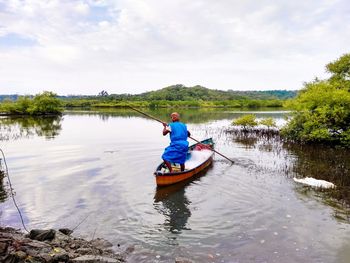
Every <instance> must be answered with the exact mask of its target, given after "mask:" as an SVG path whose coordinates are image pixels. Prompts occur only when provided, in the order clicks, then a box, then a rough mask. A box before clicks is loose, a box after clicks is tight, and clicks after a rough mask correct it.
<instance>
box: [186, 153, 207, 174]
mask: <svg viewBox="0 0 350 263" xmlns="http://www.w3.org/2000/svg"><path fill="white" fill-rule="evenodd" d="M212 153H213V152H212V151H210V150H201V151H192V152H191V157H190V159H188V160H187V161H186V162H185V169H186V170H190V169H193V168H195V167H197V166H198V165H200V164H201V163H203V162H204V161H205V160H207V159H208V158H209V156H210V155H211V154H212Z"/></svg>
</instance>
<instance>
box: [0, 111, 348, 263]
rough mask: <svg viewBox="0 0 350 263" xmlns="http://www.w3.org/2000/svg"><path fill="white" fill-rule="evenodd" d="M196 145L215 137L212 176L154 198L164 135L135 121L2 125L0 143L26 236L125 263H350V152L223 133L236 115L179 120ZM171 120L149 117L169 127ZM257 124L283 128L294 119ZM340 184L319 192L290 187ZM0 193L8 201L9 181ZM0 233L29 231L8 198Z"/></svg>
mask: <svg viewBox="0 0 350 263" xmlns="http://www.w3.org/2000/svg"><path fill="white" fill-rule="evenodd" d="M179 111H180V113H182V115H183V116H182V120H183V121H184V122H186V123H187V125H188V128H189V130H190V131H191V133H192V136H193V137H194V138H196V139H199V140H200V139H204V138H207V137H212V138H213V139H214V141H215V143H216V145H215V147H216V150H217V151H219V152H221V153H222V154H224V155H226V156H228V157H229V158H231V159H233V160H234V161H235V164H233V165H231V164H230V163H229V162H228V161H226V160H225V159H223V158H222V157H220V156H219V155H216V156H215V160H214V163H213V165H212V166H211V167H210V168H209V170H208V171H207V172H206V173H205V174H203V175H202V176H201V177H199V178H195V179H194V180H192V181H189V182H186V183H185V184H178V185H174V186H170V187H166V188H157V187H156V184H155V178H154V176H153V172H154V170H155V168H156V166H157V165H158V164H159V163H160V162H161V159H160V156H161V154H162V152H163V149H164V148H165V147H166V146H167V145H168V143H169V138H168V137H163V136H162V134H161V132H162V125H160V124H159V123H157V122H155V121H153V120H150V119H147V118H144V117H143V116H140V115H139V114H137V113H135V112H131V111H128V110H109V111H105V112H91V111H86V112H84V111H79V112H77V111H72V112H66V113H65V114H64V115H63V116H62V118H39V119H35V118H34V119H33V118H25V119H22V118H17V119H8V118H2V119H0V124H1V126H0V132H1V136H0V143H1V148H2V149H3V151H4V152H5V154H6V161H7V165H8V167H9V173H10V177H11V180H12V184H13V187H14V189H15V192H16V199H17V202H18V204H19V206H20V208H21V211H22V213H23V216H24V220H25V223H26V225H27V228H29V229H33V228H60V227H68V228H74V227H76V226H77V225H79V224H80V225H79V227H77V229H76V230H75V235H78V236H81V237H84V238H87V239H91V238H94V237H103V238H106V239H108V240H109V241H111V242H112V243H113V244H114V248H115V250H116V251H124V250H125V249H126V248H127V247H130V246H133V247H134V251H133V252H132V253H131V254H130V255H129V256H128V261H129V262H174V260H175V258H176V257H184V258H188V259H191V260H193V261H195V262H287V263H288V262H327V263H329V262H350V235H349V234H350V227H349V213H348V210H347V209H346V207H347V205H348V203H349V199H350V198H349V196H350V194H349V192H350V191H349V186H350V182H349V181H350V179H349V177H350V172H349V171H350V163H349V162H350V160H349V159H350V158H349V156H350V155H349V151H345V150H341V149H334V148H332V149H330V148H324V147H312V146H296V145H290V144H288V145H287V144H283V143H282V142H281V141H280V140H275V139H273V138H272V139H271V138H269V137H264V138H256V137H253V136H249V135H248V136H246V135H240V136H237V134H233V133H230V132H227V130H228V129H231V126H230V122H231V121H232V119H234V118H236V117H238V116H241V115H242V114H244V113H245V112H243V113H242V112H237V111H234V110H201V111H199V110H179ZM170 112H171V110H159V111H148V113H150V114H153V115H154V116H156V117H157V118H160V119H163V120H168V121H169V114H170ZM255 114H256V115H257V117H258V118H266V117H273V118H274V119H275V120H276V121H277V123H278V124H279V125H283V124H284V123H285V116H286V115H287V113H286V112H282V111H259V112H255ZM306 176H312V177H315V178H318V179H325V180H329V181H332V182H333V183H335V184H336V185H337V188H336V190H333V191H318V190H314V189H311V188H308V187H305V186H302V185H299V184H297V183H295V182H294V181H293V177H299V178H302V177H306ZM4 189H5V190H6V189H7V190H8V186H7V185H6V178H5V180H4ZM1 198H2V199H1V200H2V202H1V203H0V209H1V210H0V211H1V215H0V223H1V224H2V225H11V226H15V227H18V228H21V223H20V219H19V216H18V214H17V211H16V209H15V208H14V205H13V203H12V201H11V199H9V198H6V192H4V190H3V189H2V194H1Z"/></svg>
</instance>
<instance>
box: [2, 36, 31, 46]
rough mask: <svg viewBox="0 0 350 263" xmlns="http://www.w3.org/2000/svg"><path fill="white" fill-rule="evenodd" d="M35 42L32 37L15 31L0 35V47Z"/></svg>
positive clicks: (27, 44)
mask: <svg viewBox="0 0 350 263" xmlns="http://www.w3.org/2000/svg"><path fill="white" fill-rule="evenodd" d="M36 44H37V41H35V40H34V39H32V38H28V37H26V36H22V35H19V34H16V33H9V34H6V35H4V36H0V47H30V46H34V45H36Z"/></svg>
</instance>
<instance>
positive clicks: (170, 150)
mask: <svg viewBox="0 0 350 263" xmlns="http://www.w3.org/2000/svg"><path fill="white" fill-rule="evenodd" d="M170 117H171V121H172V122H171V123H169V124H167V123H163V126H164V129H163V135H164V136H165V135H167V134H168V133H170V145H169V146H168V147H166V148H165V150H164V153H163V155H162V158H163V160H164V163H165V164H166V166H167V167H168V169H169V171H170V172H172V171H173V170H172V168H171V163H179V164H180V166H181V171H184V170H185V161H186V154H187V151H188V141H187V137H189V136H191V134H190V132H189V131H188V130H187V127H186V125H185V124H184V123H182V122H180V114H178V113H177V112H173V113H172V114H171V115H170Z"/></svg>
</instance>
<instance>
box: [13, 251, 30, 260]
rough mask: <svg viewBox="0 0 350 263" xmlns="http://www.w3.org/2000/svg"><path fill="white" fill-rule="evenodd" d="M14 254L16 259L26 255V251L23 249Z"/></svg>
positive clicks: (23, 257)
mask: <svg viewBox="0 0 350 263" xmlns="http://www.w3.org/2000/svg"><path fill="white" fill-rule="evenodd" d="M15 255H16V257H17V258H18V259H25V258H26V257H27V253H25V252H23V251H17V252H16V253H15Z"/></svg>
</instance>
